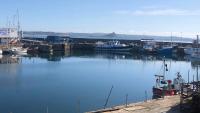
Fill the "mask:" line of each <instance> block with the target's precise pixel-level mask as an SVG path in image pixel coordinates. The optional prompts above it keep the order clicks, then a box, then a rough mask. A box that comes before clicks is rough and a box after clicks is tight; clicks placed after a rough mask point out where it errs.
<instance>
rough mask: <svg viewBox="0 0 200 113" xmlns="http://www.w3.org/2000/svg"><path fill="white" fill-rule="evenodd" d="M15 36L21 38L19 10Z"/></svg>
mask: <svg viewBox="0 0 200 113" xmlns="http://www.w3.org/2000/svg"><path fill="white" fill-rule="evenodd" d="M17 35H18V38H19V39H20V38H21V33H20V20H19V10H18V9H17Z"/></svg>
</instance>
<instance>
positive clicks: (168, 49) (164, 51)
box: [158, 46, 173, 55]
mask: <svg viewBox="0 0 200 113" xmlns="http://www.w3.org/2000/svg"><path fill="white" fill-rule="evenodd" d="M172 51H173V47H172V46H166V47H162V48H161V49H158V53H159V54H163V55H171V54H172Z"/></svg>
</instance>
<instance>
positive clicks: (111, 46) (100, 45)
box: [95, 41, 132, 52]
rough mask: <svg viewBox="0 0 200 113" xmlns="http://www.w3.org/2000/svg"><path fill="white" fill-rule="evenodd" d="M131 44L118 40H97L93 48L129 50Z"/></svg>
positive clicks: (99, 49) (100, 49)
mask: <svg viewBox="0 0 200 113" xmlns="http://www.w3.org/2000/svg"><path fill="white" fill-rule="evenodd" d="M131 49H132V47H131V46H129V45H126V44H121V43H120V42H119V41H109V42H105V43H104V42H97V43H96V47H95V50H98V51H120V52H121V51H130V50H131Z"/></svg>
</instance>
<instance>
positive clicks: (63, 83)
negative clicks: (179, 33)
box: [0, 53, 196, 113]
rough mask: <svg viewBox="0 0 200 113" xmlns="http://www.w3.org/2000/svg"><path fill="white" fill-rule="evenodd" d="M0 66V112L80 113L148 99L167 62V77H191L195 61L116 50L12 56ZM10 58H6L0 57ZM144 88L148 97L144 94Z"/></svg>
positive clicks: (194, 69)
mask: <svg viewBox="0 0 200 113" xmlns="http://www.w3.org/2000/svg"><path fill="white" fill-rule="evenodd" d="M9 58H10V59H17V61H16V60H14V61H15V62H13V63H12V62H11V61H12V60H11V61H7V62H5V61H4V62H3V61H1V63H2V64H0V113H11V112H12V113H46V112H49V113H79V112H81V113H82V112H86V111H92V110H97V109H102V108H103V107H104V105H105V102H106V98H107V96H108V94H109V91H110V88H111V87H112V86H113V90H112V93H111V96H110V98H109V101H108V104H107V107H111V106H116V105H122V104H125V100H126V95H127V94H128V103H133V102H138V101H143V100H145V99H146V96H147V98H148V99H151V98H152V87H153V85H155V77H154V75H155V74H162V73H163V72H162V64H163V59H165V60H166V63H167V64H168V68H169V71H168V72H167V74H166V78H167V79H173V78H175V77H176V73H177V72H180V74H181V75H182V76H183V78H185V79H186V81H187V78H188V71H189V72H190V81H191V80H192V79H193V75H196V67H195V66H196V65H195V63H193V62H191V61H190V60H188V59H187V57H185V56H182V57H174V56H173V57H166V58H164V57H162V56H140V55H131V54H128V53H126V54H124V53H123V54H122V53H120V54H116V53H112V54H111V53H66V54H56V55H39V56H38V55H35V56H14V57H9ZM0 59H4V60H9V59H8V56H2V58H0ZM145 92H147V95H145Z"/></svg>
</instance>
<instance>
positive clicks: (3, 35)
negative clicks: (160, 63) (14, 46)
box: [0, 28, 19, 45]
mask: <svg viewBox="0 0 200 113" xmlns="http://www.w3.org/2000/svg"><path fill="white" fill-rule="evenodd" d="M18 38H19V37H18V30H17V28H0V45H5V44H8V43H10V42H12V41H14V40H17V39H18Z"/></svg>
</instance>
